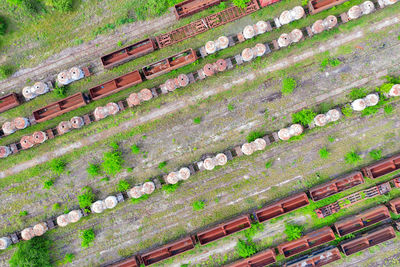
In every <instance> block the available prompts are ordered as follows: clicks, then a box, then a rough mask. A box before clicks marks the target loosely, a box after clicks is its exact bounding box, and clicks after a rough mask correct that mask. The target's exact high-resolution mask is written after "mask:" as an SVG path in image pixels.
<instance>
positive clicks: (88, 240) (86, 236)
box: [80, 229, 95, 248]
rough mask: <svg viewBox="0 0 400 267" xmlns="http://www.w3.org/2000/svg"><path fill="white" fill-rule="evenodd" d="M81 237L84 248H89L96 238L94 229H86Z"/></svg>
mask: <svg viewBox="0 0 400 267" xmlns="http://www.w3.org/2000/svg"><path fill="white" fill-rule="evenodd" d="M80 237H81V241H82V243H81V246H82V248H87V247H89V246H91V245H92V243H93V241H94V237H95V235H94V231H93V229H86V230H83V231H81V236H80Z"/></svg>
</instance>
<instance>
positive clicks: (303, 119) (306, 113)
mask: <svg viewBox="0 0 400 267" xmlns="http://www.w3.org/2000/svg"><path fill="white" fill-rule="evenodd" d="M316 115H317V114H316V113H315V112H314V111H312V110H311V109H303V110H301V111H299V112H296V113H293V114H292V122H293V123H300V124H301V125H303V126H308V124H310V123H311V122H312V121H313V120H314V117H315V116H316Z"/></svg>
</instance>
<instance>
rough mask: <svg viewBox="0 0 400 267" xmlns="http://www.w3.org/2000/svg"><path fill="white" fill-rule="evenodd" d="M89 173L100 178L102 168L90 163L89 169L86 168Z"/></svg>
mask: <svg viewBox="0 0 400 267" xmlns="http://www.w3.org/2000/svg"><path fill="white" fill-rule="evenodd" d="M86 171H87V173H88V174H89V175H90V176H92V177H95V176H99V175H100V174H101V171H100V166H99V165H97V164H94V163H90V162H89V167H87V168H86Z"/></svg>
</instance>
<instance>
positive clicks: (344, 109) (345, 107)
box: [342, 105, 353, 117]
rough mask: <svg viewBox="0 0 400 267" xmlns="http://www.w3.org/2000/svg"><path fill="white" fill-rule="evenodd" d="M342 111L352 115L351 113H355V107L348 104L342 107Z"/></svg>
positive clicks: (344, 113)
mask: <svg viewBox="0 0 400 267" xmlns="http://www.w3.org/2000/svg"><path fill="white" fill-rule="evenodd" d="M342 113H343V115H344V116H346V117H350V116H351V115H353V109H352V108H351V106H350V105H346V106H344V107H343V108H342Z"/></svg>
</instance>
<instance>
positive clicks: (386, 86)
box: [376, 83, 395, 94]
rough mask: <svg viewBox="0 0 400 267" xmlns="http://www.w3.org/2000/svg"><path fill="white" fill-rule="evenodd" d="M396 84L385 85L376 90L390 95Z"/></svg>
mask: <svg viewBox="0 0 400 267" xmlns="http://www.w3.org/2000/svg"><path fill="white" fill-rule="evenodd" d="M394 84H395V83H384V84H382V85H381V86H379V87H377V88H376V91H377V92H379V93H382V94H388V93H389V91H390V89H392V87H393V85H394Z"/></svg>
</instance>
